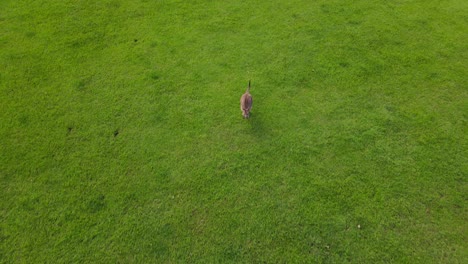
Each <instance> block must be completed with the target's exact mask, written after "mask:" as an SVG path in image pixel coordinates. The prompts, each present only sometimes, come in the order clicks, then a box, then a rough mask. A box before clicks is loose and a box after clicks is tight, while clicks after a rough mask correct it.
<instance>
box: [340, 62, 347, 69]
mask: <svg viewBox="0 0 468 264" xmlns="http://www.w3.org/2000/svg"><path fill="white" fill-rule="evenodd" d="M339 65H340V66H341V67H343V68H347V67H348V66H349V63H347V62H340V63H339Z"/></svg>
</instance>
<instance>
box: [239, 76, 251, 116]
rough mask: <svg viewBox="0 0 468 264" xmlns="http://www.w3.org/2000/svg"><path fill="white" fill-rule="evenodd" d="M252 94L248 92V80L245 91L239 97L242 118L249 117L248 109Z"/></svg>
mask: <svg viewBox="0 0 468 264" xmlns="http://www.w3.org/2000/svg"><path fill="white" fill-rule="evenodd" d="M252 102H253V100H252V95H251V94H250V81H249V87H248V88H247V90H246V91H245V93H244V94H243V95H242V97H241V99H240V108H241V110H242V116H243V117H244V118H249V117H250V110H251V109H252Z"/></svg>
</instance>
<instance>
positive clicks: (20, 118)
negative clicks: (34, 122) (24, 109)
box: [18, 115, 29, 126]
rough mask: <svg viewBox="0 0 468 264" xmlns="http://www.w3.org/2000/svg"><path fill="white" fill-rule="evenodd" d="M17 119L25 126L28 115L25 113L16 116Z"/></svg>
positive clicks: (27, 122) (27, 121)
mask: <svg viewBox="0 0 468 264" xmlns="http://www.w3.org/2000/svg"><path fill="white" fill-rule="evenodd" d="M18 121H19V122H20V124H21V125H23V126H25V125H28V124H29V116H27V115H21V116H20V117H19V118H18Z"/></svg>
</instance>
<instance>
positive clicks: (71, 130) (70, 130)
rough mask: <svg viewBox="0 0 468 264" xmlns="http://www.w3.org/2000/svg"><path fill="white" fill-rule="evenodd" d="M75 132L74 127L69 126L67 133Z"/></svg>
mask: <svg viewBox="0 0 468 264" xmlns="http://www.w3.org/2000/svg"><path fill="white" fill-rule="evenodd" d="M72 132H73V127H71V126H69V127H67V135H70V134H71V133H72Z"/></svg>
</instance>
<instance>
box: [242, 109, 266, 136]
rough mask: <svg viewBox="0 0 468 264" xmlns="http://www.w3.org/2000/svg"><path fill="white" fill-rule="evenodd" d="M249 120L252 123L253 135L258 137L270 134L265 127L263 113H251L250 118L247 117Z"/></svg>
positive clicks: (251, 130)
mask: <svg viewBox="0 0 468 264" xmlns="http://www.w3.org/2000/svg"><path fill="white" fill-rule="evenodd" d="M247 122H249V124H250V132H251V134H252V135H253V136H255V137H258V138H265V137H267V136H269V134H270V131H269V130H268V129H267V128H265V125H264V121H263V119H262V114H261V113H250V118H249V119H247Z"/></svg>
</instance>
